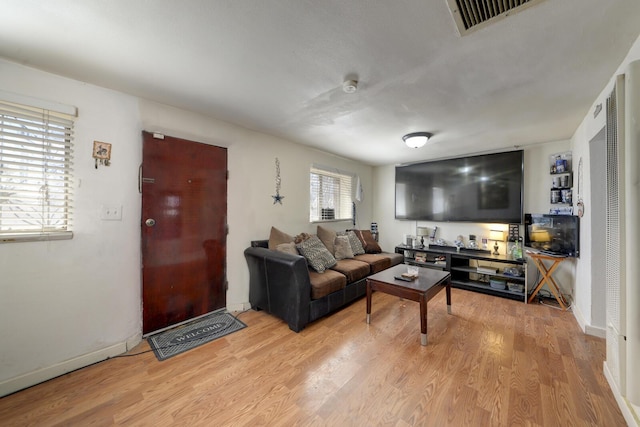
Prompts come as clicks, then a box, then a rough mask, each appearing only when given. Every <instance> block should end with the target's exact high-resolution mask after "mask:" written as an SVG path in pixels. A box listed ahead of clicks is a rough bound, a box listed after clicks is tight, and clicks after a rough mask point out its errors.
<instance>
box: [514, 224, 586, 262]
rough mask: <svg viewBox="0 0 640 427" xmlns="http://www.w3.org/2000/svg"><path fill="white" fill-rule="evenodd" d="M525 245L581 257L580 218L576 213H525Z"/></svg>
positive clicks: (551, 252) (556, 253)
mask: <svg viewBox="0 0 640 427" xmlns="http://www.w3.org/2000/svg"><path fill="white" fill-rule="evenodd" d="M524 226H525V227H524V245H525V247H528V248H532V249H534V250H537V251H542V252H546V253H550V254H555V255H564V256H569V257H575V258H578V257H580V218H579V217H577V216H575V215H551V214H529V213H528V214H525V215H524Z"/></svg>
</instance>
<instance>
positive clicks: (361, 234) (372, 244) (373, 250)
mask: <svg viewBox="0 0 640 427" xmlns="http://www.w3.org/2000/svg"><path fill="white" fill-rule="evenodd" d="M355 232H356V235H357V236H358V239H360V242H361V243H362V247H363V248H364V251H365V252H366V253H368V254H379V253H380V252H382V249H381V248H380V245H378V242H376V239H374V238H373V234H371V231H369V230H355Z"/></svg>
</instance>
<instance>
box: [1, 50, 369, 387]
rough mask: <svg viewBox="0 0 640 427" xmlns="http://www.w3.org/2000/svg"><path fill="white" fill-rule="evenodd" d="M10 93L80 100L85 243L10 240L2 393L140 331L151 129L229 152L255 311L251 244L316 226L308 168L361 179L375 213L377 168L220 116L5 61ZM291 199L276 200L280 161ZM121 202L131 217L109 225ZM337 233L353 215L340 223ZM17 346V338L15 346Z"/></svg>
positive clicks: (238, 266)
mask: <svg viewBox="0 0 640 427" xmlns="http://www.w3.org/2000/svg"><path fill="white" fill-rule="evenodd" d="M0 90H4V91H7V92H14V93H19V94H22V95H26V96H32V97H35V98H40V99H44V100H49V101H55V102H58V103H63V104H67V105H74V106H76V107H78V112H79V114H78V119H77V121H76V126H75V147H76V149H75V178H76V196H75V200H76V201H75V206H76V209H75V225H74V238H73V239H72V240H66V241H52V242H23V243H5V244H0V342H2V343H4V344H3V345H2V346H0V396H2V395H4V394H7V393H11V392H13V391H16V390H19V389H21V388H24V387H27V386H30V385H33V384H36V383H38V382H41V381H44V380H46V379H49V378H52V377H55V376H57V375H60V374H63V373H65V372H68V371H70V370H73V369H77V368H79V367H82V366H86V365H88V364H90V363H94V362H96V361H99V360H103V359H105V358H107V357H110V356H113V355H115V354H119V353H122V352H124V351H126V350H127V348H130V347H131V346H133V345H135V344H137V343H138V342H139V340H140V338H141V330H142V320H141V319H142V314H141V282H140V225H139V224H140V202H141V197H140V194H139V193H138V187H137V174H138V166H139V164H140V162H141V159H142V156H141V151H142V149H141V147H142V144H141V142H142V137H141V131H142V130H149V131H160V132H163V133H165V134H167V135H171V136H177V137H182V138H187V139H192V140H195V141H199V142H204V143H209V144H214V145H218V146H223V147H227V148H228V156H229V159H228V160H229V162H228V164H229V173H230V178H229V182H228V222H229V228H230V232H229V236H228V242H227V275H228V281H229V290H228V293H227V307H228V308H229V309H230V310H239V309H243V308H248V306H249V304H248V299H249V291H248V282H249V277H248V270H247V267H246V262H245V259H244V255H243V251H244V249H245V248H246V247H247V246H248V245H249V242H250V241H251V240H253V239H266V238H267V237H268V235H269V228H270V226H271V225H274V226H276V227H279V228H281V229H282V230H283V231H286V232H289V233H291V234H297V233H300V232H302V231H306V232H315V229H316V227H315V225H312V224H310V223H309V221H308V215H309V213H308V209H309V207H308V206H309V202H308V200H309V166H310V165H311V164H312V163H314V162H316V163H321V164H325V165H327V166H332V167H336V168H339V169H342V170H346V171H351V172H353V173H356V174H358V175H360V178H361V180H362V183H363V188H364V201H363V202H361V203H359V204H358V219H359V221H360V222H359V224H358V225H359V226H361V227H362V228H368V227H369V223H370V222H371V211H372V197H371V194H372V171H371V167H369V166H366V165H362V164H360V163H357V162H353V161H349V160H346V159H342V158H338V157H335V156H333V155H329V154H326V153H323V152H320V151H317V150H312V149H309V148H306V147H303V146H301V145H298V144H295V143H292V142H289V141H285V140H282V139H279V138H275V137H271V136H268V135H264V134H260V133H257V132H253V131H250V130H247V129H244V128H241V127H238V126H235V125H231V124H228V123H225V122H222V121H219V120H215V119H212V118H209V117H204V116H200V115H197V114H194V113H191V112H187V111H184V110H179V109H176V108H171V107H167V106H163V105H159V104H155V103H152V102H148V101H144V100H140V99H138V98H135V97H132V96H128V95H125V94H121V93H117V92H114V91H110V90H106V89H103V88H99V87H95V86H92V85H88V84H85V83H81V82H77V81H73V80H69V79H65V78H61V77H59V76H55V75H52V74H48V73H43V72H40V71H37V70H33V69H30V68H27V67H23V66H20V65H17V64H14V63H11V62H6V61H3V60H0ZM94 140H100V141H103V142H110V143H112V144H113V148H112V162H111V166H109V167H105V166H101V167H99V168H98V169H95V168H94V161H93V159H92V157H91V149H92V146H93V141H94ZM276 157H278V158H279V160H280V169H281V178H282V187H281V194H282V195H284V196H285V198H284V200H283V204H282V205H279V204H276V205H274V204H273V199H272V198H271V195H273V194H275V158H276ZM102 205H117V206H120V205H122V212H123V218H122V221H101V220H100V219H99V213H100V208H101V206H102ZM329 226H331V227H333V228H335V229H336V230H341V229H345V228H347V227H350V226H351V223H350V222H337V223H331V224H330V225H329ZM7 343H10V344H7Z"/></svg>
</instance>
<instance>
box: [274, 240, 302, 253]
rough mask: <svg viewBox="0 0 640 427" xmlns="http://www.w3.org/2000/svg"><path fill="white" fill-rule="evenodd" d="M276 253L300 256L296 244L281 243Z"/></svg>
mask: <svg viewBox="0 0 640 427" xmlns="http://www.w3.org/2000/svg"><path fill="white" fill-rule="evenodd" d="M276 251H278V252H284V253H286V254H291V255H300V254H299V253H298V249H296V244H295V243H293V242H289V243H280V244H279V245H278V246H276Z"/></svg>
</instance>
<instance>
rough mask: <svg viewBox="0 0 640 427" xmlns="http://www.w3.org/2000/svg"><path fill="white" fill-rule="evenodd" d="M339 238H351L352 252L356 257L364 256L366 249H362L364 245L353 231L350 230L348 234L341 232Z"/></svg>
mask: <svg viewBox="0 0 640 427" xmlns="http://www.w3.org/2000/svg"><path fill="white" fill-rule="evenodd" d="M338 236H347V237H348V238H349V243H350V244H351V250H352V251H353V254H354V255H362V254H363V253H364V248H363V247H362V243H361V242H360V239H358V236H356V233H355V232H354V231H353V230H349V231H347V232H340V233H338Z"/></svg>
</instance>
